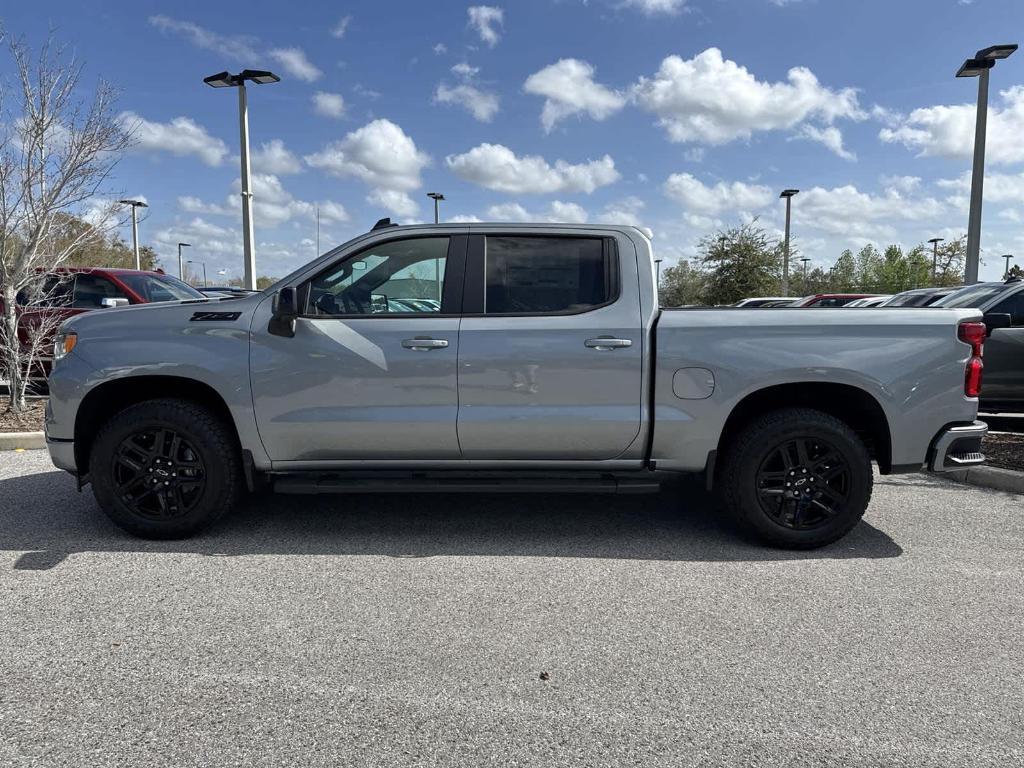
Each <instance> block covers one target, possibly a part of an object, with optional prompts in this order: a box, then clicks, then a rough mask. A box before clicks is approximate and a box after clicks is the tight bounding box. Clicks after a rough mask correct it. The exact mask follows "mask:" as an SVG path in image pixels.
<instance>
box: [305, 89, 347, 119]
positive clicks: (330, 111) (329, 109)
mask: <svg viewBox="0 0 1024 768" xmlns="http://www.w3.org/2000/svg"><path fill="white" fill-rule="evenodd" d="M313 111H314V112H316V113H317V114H318V115H323V116H324V117H334V118H338V117H341V116H342V115H344V114H345V98H344V97H343V96H342V95H341V94H340V93H327V92H326V91H317V92H316V93H314V94H313Z"/></svg>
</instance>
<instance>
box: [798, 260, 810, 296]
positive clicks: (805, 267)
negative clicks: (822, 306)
mask: <svg viewBox="0 0 1024 768" xmlns="http://www.w3.org/2000/svg"><path fill="white" fill-rule="evenodd" d="M800 261H802V262H803V263H804V293H807V262H809V261H810V259H809V258H807V257H806V256H804V258H802V259H800Z"/></svg>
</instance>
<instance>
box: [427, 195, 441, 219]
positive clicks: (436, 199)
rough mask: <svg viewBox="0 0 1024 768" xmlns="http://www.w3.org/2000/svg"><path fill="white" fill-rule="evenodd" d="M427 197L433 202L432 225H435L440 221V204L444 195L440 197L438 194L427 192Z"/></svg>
mask: <svg viewBox="0 0 1024 768" xmlns="http://www.w3.org/2000/svg"><path fill="white" fill-rule="evenodd" d="M427 197H429V198H430V199H431V200H433V201H434V223H435V224H437V223H438V222H439V221H440V215H441V206H440V203H441V201H442V200H444V195H442V194H441V193H440V192H427Z"/></svg>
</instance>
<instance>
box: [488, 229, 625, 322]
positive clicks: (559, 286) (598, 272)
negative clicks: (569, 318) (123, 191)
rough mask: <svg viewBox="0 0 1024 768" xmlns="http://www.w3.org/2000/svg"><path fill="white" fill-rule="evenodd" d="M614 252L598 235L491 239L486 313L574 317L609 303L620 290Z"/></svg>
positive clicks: (504, 236) (503, 236)
mask: <svg viewBox="0 0 1024 768" xmlns="http://www.w3.org/2000/svg"><path fill="white" fill-rule="evenodd" d="M614 253H615V250H614V247H613V246H612V245H611V243H610V241H608V240H605V239H603V238H599V237H520V236H513V235H500V236H488V237H487V238H486V240H485V250H484V283H485V286H484V313H485V314H488V315H509V314H514V315H548V314H574V313H579V312H586V311H588V310H591V309H595V308H596V307H600V306H603V305H605V304H608V303H610V302H611V301H613V300H614V299H615V296H616V293H617V291H618V285H617V278H618V273H617V270H616V265H617V262H616V259H615V258H614Z"/></svg>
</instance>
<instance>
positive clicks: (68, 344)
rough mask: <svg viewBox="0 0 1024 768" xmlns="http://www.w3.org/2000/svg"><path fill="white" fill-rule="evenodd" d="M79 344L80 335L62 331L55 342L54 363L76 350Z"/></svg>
mask: <svg viewBox="0 0 1024 768" xmlns="http://www.w3.org/2000/svg"><path fill="white" fill-rule="evenodd" d="M77 343H78V334H77V333H75V332H74V331H60V332H59V333H58V334H57V338H56V339H54V341H53V361H54V362H57V361H58V360H61V359H63V358H64V356H65V355H66V354H67V353H68V352H70V351H71V350H72V349H74V348H75V344H77Z"/></svg>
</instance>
